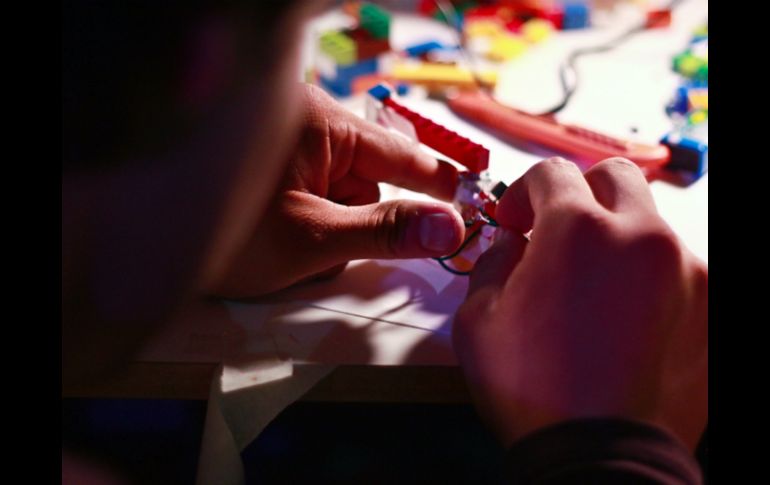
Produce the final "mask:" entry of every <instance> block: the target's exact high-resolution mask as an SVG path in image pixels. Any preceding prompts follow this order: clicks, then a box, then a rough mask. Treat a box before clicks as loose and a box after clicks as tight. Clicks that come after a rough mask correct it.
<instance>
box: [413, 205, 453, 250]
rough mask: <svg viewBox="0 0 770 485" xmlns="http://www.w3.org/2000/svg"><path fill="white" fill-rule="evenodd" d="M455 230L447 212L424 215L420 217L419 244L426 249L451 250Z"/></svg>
mask: <svg viewBox="0 0 770 485" xmlns="http://www.w3.org/2000/svg"><path fill="white" fill-rule="evenodd" d="M455 230H456V229H455V222H454V221H453V220H452V217H450V216H449V214H442V213H438V214H427V215H424V216H422V217H421V218H420V244H421V245H422V247H423V248H424V249H427V250H428V251H436V252H447V251H451V250H452V249H454V247H453V246H454V242H455V240H456V236H455Z"/></svg>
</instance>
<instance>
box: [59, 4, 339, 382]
mask: <svg viewBox="0 0 770 485" xmlns="http://www.w3.org/2000/svg"><path fill="white" fill-rule="evenodd" d="M323 4H324V2H319V1H314V0H280V1H279V0H276V1H271V0H249V1H247V0H168V1H165V0H164V1H160V2H159V1H156V0H123V1H99V0H74V1H71V2H65V3H64V4H63V21H62V37H63V38H62V77H63V79H62V98H63V99H62V136H63V146H62V204H63V209H62V281H63V282H62V294H63V296H62V301H63V309H62V315H63V318H62V320H63V338H62V342H63V347H67V349H68V352H67V353H66V357H67V359H64V358H63V362H64V361H65V360H66V362H64V363H63V368H64V369H65V370H67V372H66V373H67V375H72V376H75V377H78V378H80V377H82V376H83V375H86V374H89V373H93V372H92V371H95V370H98V369H101V368H102V367H105V368H106V367H107V363H112V362H114V361H116V360H119V359H118V357H124V356H123V355H120V356H116V355H112V354H115V353H116V351H114V350H113V349H114V348H117V347H120V345H122V344H123V343H125V345H123V347H121V348H125V349H130V350H134V348H135V345H134V344H135V343H137V342H140V340H141V339H142V338H144V336H145V335H146V330H147V326H151V325H153V324H155V323H157V322H158V321H162V320H164V319H165V318H166V317H167V313H168V312H170V311H172V310H174V309H176V308H178V307H179V306H180V305H179V303H180V302H181V300H183V298H184V297H189V296H190V295H191V293H192V292H193V291H195V289H196V288H195V287H198V286H199V285H202V284H203V282H205V281H206V280H207V278H213V276H212V275H214V274H216V272H217V271H221V268H222V267H223V265H224V264H225V263H226V260H227V258H228V257H229V256H230V255H231V254H232V253H233V252H234V251H235V250H237V245H238V243H239V242H241V241H243V240H244V238H246V237H248V231H249V230H251V229H253V227H252V226H253V222H254V221H255V219H256V218H257V217H258V216H259V214H260V212H261V211H263V210H264V208H265V207H266V204H267V201H268V200H269V197H270V196H271V194H272V191H273V188H274V186H275V184H276V182H277V180H278V178H279V177H280V175H281V173H282V171H283V165H284V163H283V162H285V160H286V158H287V156H288V154H289V150H290V149H291V148H292V145H293V144H294V143H293V142H294V139H295V138H296V137H297V136H298V128H299V126H300V102H301V99H300V96H299V84H298V81H299V79H300V71H299V66H298V60H299V56H298V53H297V50H298V48H299V42H300V31H301V27H302V23H303V20H304V19H306V18H307V17H308V16H309V15H310V14H311V13H313V11H314V10H316V9H317V8H318V7H319V6H321V5H323ZM142 325H144V326H145V327H143V326H142ZM65 344H66V345H65ZM129 344H130V345H129ZM102 364H104V365H102ZM69 370H71V372H70V371H69ZM64 373H65V371H64V370H63V374H64ZM89 375H90V374H89Z"/></svg>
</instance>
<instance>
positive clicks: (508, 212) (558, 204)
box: [495, 157, 599, 233]
mask: <svg viewBox="0 0 770 485" xmlns="http://www.w3.org/2000/svg"><path fill="white" fill-rule="evenodd" d="M598 205H599V204H598V203H597V202H596V199H594V195H593V192H592V191H591V187H590V186H589V185H588V182H587V181H586V179H585V177H583V174H582V173H581V172H580V169H579V168H578V167H577V165H575V164H574V163H572V162H568V161H567V160H564V159H563V158H559V157H554V158H549V159H548V160H544V161H542V162H539V163H537V164H536V165H534V166H533V167H532V168H530V169H529V170H528V171H527V172H526V173H525V174H524V175H522V176H521V177H520V178H519V179H518V180H516V181H515V182H513V183H512V184H511V186H510V187H508V189H507V190H506V191H505V195H503V198H502V199H501V200H500V202H499V204H498V206H497V209H496V210H495V218H496V219H497V222H498V223H499V224H500V225H501V226H504V227H511V228H513V229H515V230H517V231H520V232H521V233H526V232H528V231H529V230H530V229H532V227H533V225H534V224H535V221H536V219H537V215H538V214H540V215H542V214H543V213H545V212H547V211H553V210H563V209H566V208H573V209H574V208H584V209H588V210H592V209H594V208H596V207H597V206H598Z"/></svg>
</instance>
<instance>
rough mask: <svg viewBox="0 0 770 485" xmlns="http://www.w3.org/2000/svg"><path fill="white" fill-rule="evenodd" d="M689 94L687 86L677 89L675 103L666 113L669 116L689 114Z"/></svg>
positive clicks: (669, 106) (667, 108)
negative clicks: (672, 114)
mask: <svg viewBox="0 0 770 485" xmlns="http://www.w3.org/2000/svg"><path fill="white" fill-rule="evenodd" d="M687 92H688V89H687V87H686V86H679V88H677V90H676V94H675V95H674V99H673V101H672V102H671V104H669V105H668V106H667V107H666V112H668V114H669V115H670V114H671V113H679V114H683V115H684V114H687V112H688V111H689V110H690V105H689V102H688V101H687Z"/></svg>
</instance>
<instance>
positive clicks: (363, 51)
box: [345, 27, 390, 61]
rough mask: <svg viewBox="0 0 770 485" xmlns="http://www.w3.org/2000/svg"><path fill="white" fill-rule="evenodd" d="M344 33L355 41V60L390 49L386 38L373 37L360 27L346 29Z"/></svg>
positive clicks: (367, 57) (365, 58) (373, 55)
mask: <svg viewBox="0 0 770 485" xmlns="http://www.w3.org/2000/svg"><path fill="white" fill-rule="evenodd" d="M345 35H347V36H348V37H350V38H351V39H353V42H355V43H356V48H357V51H356V56H357V57H356V60H358V61H365V60H367V59H371V58H372V57H377V56H378V55H380V54H382V53H383V52H388V51H389V50H390V43H389V42H388V39H375V38H374V37H373V36H372V34H370V33H369V32H367V31H366V30H364V29H363V28H361V27H357V28H355V29H352V30H346V31H345Z"/></svg>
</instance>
